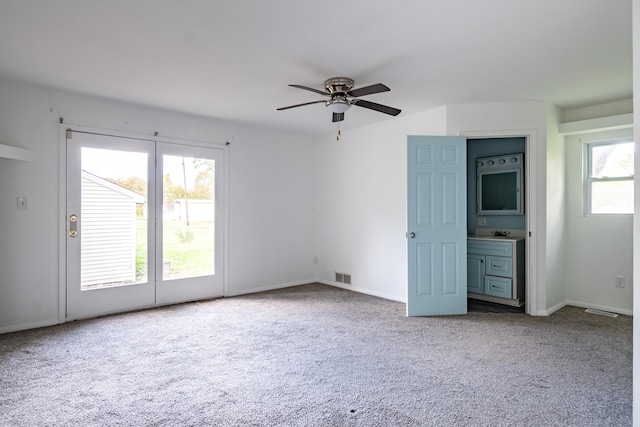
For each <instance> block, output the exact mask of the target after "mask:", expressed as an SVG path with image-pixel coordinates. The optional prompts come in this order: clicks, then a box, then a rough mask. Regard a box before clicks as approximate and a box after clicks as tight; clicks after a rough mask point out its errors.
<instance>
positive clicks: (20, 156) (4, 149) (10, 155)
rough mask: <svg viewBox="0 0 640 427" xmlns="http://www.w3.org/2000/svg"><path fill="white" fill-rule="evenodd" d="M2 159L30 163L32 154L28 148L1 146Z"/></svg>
mask: <svg viewBox="0 0 640 427" xmlns="http://www.w3.org/2000/svg"><path fill="white" fill-rule="evenodd" d="M0 157H2V158H5V159H13V160H22V161H23V162H28V161H30V160H31V153H29V150H27V149H26V148H19V147H12V146H11V145H5V144H0Z"/></svg>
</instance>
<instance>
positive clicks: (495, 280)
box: [484, 276, 511, 298]
mask: <svg viewBox="0 0 640 427" xmlns="http://www.w3.org/2000/svg"><path fill="white" fill-rule="evenodd" d="M484 293H485V294H487V295H493V296H494V297H501V298H511V279H507V278H506V277H495V276H484Z"/></svg>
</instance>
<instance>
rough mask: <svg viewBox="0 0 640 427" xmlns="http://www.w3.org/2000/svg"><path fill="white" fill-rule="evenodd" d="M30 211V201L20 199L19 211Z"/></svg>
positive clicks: (23, 198) (24, 198)
mask: <svg viewBox="0 0 640 427" xmlns="http://www.w3.org/2000/svg"><path fill="white" fill-rule="evenodd" d="M27 209H29V201H28V200H27V198H26V197H18V210H19V211H26V210H27Z"/></svg>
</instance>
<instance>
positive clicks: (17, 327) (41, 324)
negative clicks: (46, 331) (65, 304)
mask: <svg viewBox="0 0 640 427" xmlns="http://www.w3.org/2000/svg"><path fill="white" fill-rule="evenodd" d="M59 323H60V321H59V320H58V319H50V320H41V321H39V322H31V323H21V324H19V325H11V326H3V327H0V334H8V333H11V332H18V331H26V330H27V329H36V328H44V327H45V326H53V325H57V324H59Z"/></svg>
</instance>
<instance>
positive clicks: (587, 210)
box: [582, 137, 635, 217]
mask: <svg viewBox="0 0 640 427" xmlns="http://www.w3.org/2000/svg"><path fill="white" fill-rule="evenodd" d="M628 143H632V144H633V143H634V140H633V138H631V137H626V138H616V139H609V140H606V141H591V142H585V143H584V145H583V150H584V155H583V156H582V157H583V160H584V167H583V171H584V179H583V182H584V189H583V194H584V215H585V216H593V217H616V216H622V217H628V216H631V215H633V212H629V213H621V212H616V213H598V212H595V213H594V212H591V193H592V188H593V184H594V183H598V182H624V181H631V182H632V183H633V182H634V174H631V175H627V176H619V177H602V178H597V177H593V176H591V172H592V169H591V168H592V165H593V162H592V149H593V148H594V147H602V146H607V145H617V144H628ZM634 158H635V146H634ZM634 161H635V160H634ZM632 206H633V201H632Z"/></svg>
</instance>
